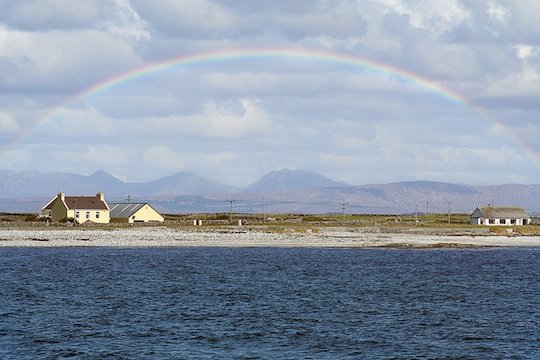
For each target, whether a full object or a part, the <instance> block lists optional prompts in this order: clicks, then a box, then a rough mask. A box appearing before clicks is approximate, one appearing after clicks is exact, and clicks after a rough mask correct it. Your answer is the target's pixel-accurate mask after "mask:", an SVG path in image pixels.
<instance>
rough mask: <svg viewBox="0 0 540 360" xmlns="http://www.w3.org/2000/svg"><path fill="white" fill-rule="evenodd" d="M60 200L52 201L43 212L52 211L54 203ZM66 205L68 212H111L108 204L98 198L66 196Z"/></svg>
mask: <svg viewBox="0 0 540 360" xmlns="http://www.w3.org/2000/svg"><path fill="white" fill-rule="evenodd" d="M59 198H60V197H59V196H57V197H56V198H54V199H52V200H51V201H50V202H49V203H48V204H47V205H45V207H44V208H43V210H52V207H53V204H54V201H55V200H56V199H59ZM64 203H65V204H66V206H67V208H68V210H109V208H108V207H107V203H106V202H105V201H102V200H101V199H100V198H99V197H98V196H65V197H64Z"/></svg>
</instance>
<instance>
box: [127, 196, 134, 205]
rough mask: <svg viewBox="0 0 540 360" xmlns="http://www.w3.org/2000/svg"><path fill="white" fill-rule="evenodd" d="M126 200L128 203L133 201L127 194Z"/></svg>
mask: <svg viewBox="0 0 540 360" xmlns="http://www.w3.org/2000/svg"><path fill="white" fill-rule="evenodd" d="M126 200H127V202H128V203H131V200H133V198H132V197H131V194H128V196H127V197H126Z"/></svg>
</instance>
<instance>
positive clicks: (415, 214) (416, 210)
mask: <svg viewBox="0 0 540 360" xmlns="http://www.w3.org/2000/svg"><path fill="white" fill-rule="evenodd" d="M414 224H415V225H417V224H418V201H417V202H416V206H415V208H414Z"/></svg>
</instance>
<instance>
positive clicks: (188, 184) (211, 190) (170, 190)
mask: <svg viewBox="0 0 540 360" xmlns="http://www.w3.org/2000/svg"><path fill="white" fill-rule="evenodd" d="M126 185H127V189H128V190H129V193H130V194H133V195H135V196H148V195H188V196H194V195H207V194H223V193H230V192H237V191H238V189H236V188H234V187H232V186H227V185H223V184H219V183H217V182H215V181H211V180H208V179H205V178H203V177H201V176H199V175H197V174H194V173H192V172H187V171H183V172H179V173H176V174H174V175H171V176H166V177H162V178H159V179H157V180H153V181H149V182H145V183H127V184H126Z"/></svg>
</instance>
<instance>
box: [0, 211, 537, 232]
mask: <svg viewBox="0 0 540 360" xmlns="http://www.w3.org/2000/svg"><path fill="white" fill-rule="evenodd" d="M164 218H165V223H164V224H161V223H159V224H156V223H154V224H136V225H134V226H167V227H170V228H179V229H182V228H189V229H192V230H200V231H205V230H219V229H220V228H223V229H230V228H231V227H235V228H237V227H238V225H239V221H241V224H242V228H243V229H255V228H256V229H258V230H265V231H272V232H290V231H294V232H300V233H308V232H309V233H318V232H320V231H321V229H324V228H347V229H351V230H353V231H354V230H360V231H373V232H394V233H395V232H404V233H426V234H435V235H443V234H458V235H459V234H467V235H476V234H477V235H487V234H494V235H501V236H514V235H525V236H532V235H540V225H529V226H516V227H499V226H497V227H485V226H478V225H471V224H470V219H469V215H467V214H451V215H450V217H449V216H448V214H428V215H414V214H412V215H367V214H316V215H315V214H269V215H268V214H267V215H265V216H264V217H263V216H262V214H240V213H232V214H229V213H201V214H166V215H164ZM70 220H71V219H66V220H65V221H61V222H56V223H49V222H47V221H46V220H45V219H43V218H40V217H39V216H37V215H35V214H9V213H0V228H2V227H3V228H21V227H23V228H24V227H71V226H74V224H73V221H72V220H71V221H70ZM196 223H197V224H198V223H201V224H202V225H201V226H196V225H195V224H196ZM77 226H80V227H92V228H103V229H115V228H118V227H129V226H132V225H128V224H124V223H111V224H105V225H104V224H86V225H85V224H82V225H77Z"/></svg>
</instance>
